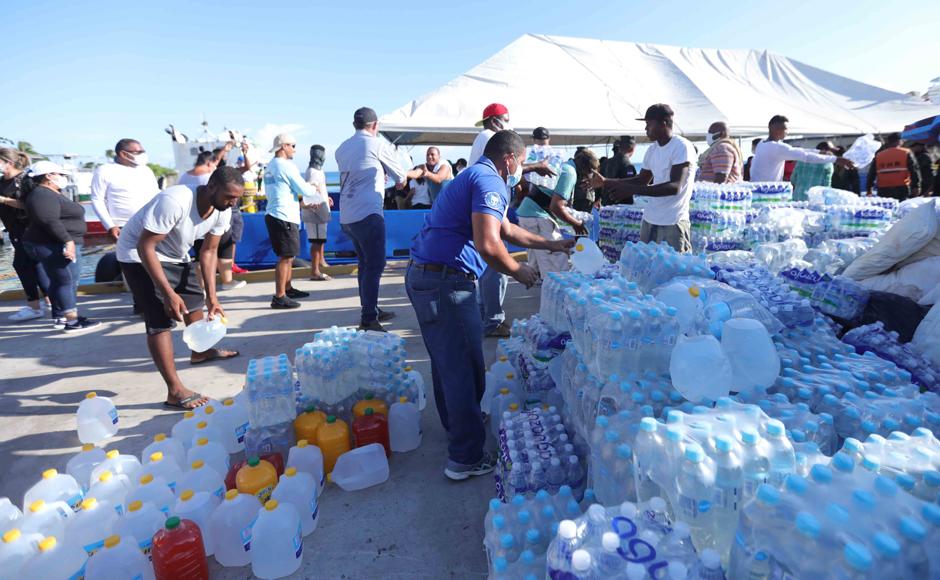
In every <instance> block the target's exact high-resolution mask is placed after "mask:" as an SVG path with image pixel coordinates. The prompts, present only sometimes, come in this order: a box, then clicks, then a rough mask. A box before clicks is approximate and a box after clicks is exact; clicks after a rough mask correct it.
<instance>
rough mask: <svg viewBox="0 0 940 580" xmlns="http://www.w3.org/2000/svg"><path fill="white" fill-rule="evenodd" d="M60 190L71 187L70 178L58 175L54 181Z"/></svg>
mask: <svg viewBox="0 0 940 580" xmlns="http://www.w3.org/2000/svg"><path fill="white" fill-rule="evenodd" d="M52 182H53V183H55V184H56V187H58V188H59V189H60V190H63V189H65V188H66V187H68V186H69V178H68V177H66V176H64V175H56V176H55V179H53V180H52Z"/></svg>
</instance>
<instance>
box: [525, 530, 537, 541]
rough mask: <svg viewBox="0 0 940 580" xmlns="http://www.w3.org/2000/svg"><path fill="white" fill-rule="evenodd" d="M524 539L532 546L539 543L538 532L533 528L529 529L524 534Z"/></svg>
mask: <svg viewBox="0 0 940 580" xmlns="http://www.w3.org/2000/svg"><path fill="white" fill-rule="evenodd" d="M525 537H526V539H527V540H528V541H529V542H532V543H533V544H534V543H535V542H538V541H539V531H538V530H536V529H535V528H529V530H528V531H527V532H526V533H525Z"/></svg>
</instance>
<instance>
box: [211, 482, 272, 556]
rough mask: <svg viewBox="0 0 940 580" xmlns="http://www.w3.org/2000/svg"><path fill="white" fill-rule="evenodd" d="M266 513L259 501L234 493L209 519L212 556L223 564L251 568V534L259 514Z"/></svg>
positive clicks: (245, 494) (226, 496) (246, 495)
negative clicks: (259, 511)
mask: <svg viewBox="0 0 940 580" xmlns="http://www.w3.org/2000/svg"><path fill="white" fill-rule="evenodd" d="M260 509H262V507H261V502H260V501H258V498H257V497H255V496H253V495H250V494H247V493H238V490H237V489H230V490H228V492H226V494H225V501H223V502H222V503H221V504H220V505H219V507H218V508H216V510H215V511H214V512H212V516H211V517H210V518H209V535H210V537H211V538H212V552H213V554H214V555H215V559H216V560H217V561H218V562H219V564H221V565H223V566H226V567H230V566H247V565H248V564H250V563H251V554H250V550H251V532H252V527H253V526H254V523H255V520H257V518H258V510H260Z"/></svg>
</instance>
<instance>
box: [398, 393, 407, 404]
mask: <svg viewBox="0 0 940 580" xmlns="http://www.w3.org/2000/svg"><path fill="white" fill-rule="evenodd" d="M398 402H399V403H407V402H408V397H406V396H404V395H402V396H401V397H398Z"/></svg>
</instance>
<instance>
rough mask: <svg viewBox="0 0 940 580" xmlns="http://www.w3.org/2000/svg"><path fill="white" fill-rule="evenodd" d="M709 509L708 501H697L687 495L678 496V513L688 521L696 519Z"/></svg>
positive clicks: (709, 503)
mask: <svg viewBox="0 0 940 580" xmlns="http://www.w3.org/2000/svg"><path fill="white" fill-rule="evenodd" d="M710 509H711V502H709V501H708V500H701V501H699V500H697V499H695V498H694V497H689V496H687V495H680V496H679V511H681V512H682V513H683V515H685V516H686V517H687V518H689V519H690V520H694V519H696V518H698V517H699V516H700V515H702V514H704V513H706V512H708V510H710Z"/></svg>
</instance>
